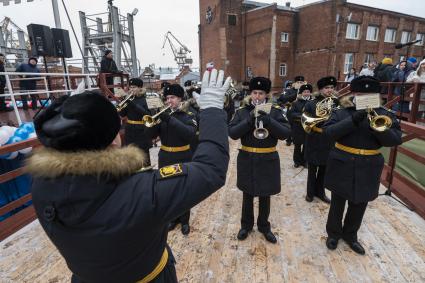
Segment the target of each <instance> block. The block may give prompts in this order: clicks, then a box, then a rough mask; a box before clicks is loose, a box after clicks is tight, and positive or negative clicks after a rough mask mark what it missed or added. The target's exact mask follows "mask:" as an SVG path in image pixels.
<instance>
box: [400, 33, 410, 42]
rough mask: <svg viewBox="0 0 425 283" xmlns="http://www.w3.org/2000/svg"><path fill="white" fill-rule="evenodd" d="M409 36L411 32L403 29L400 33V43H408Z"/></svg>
mask: <svg viewBox="0 0 425 283" xmlns="http://www.w3.org/2000/svg"><path fill="white" fill-rule="evenodd" d="M411 37H412V33H411V32H410V31H403V32H402V33H401V38H400V43H408V42H409V41H410V38H411Z"/></svg>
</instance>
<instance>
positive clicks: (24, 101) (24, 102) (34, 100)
mask: <svg viewBox="0 0 425 283" xmlns="http://www.w3.org/2000/svg"><path fill="white" fill-rule="evenodd" d="M30 96H31V103H32V107H31V108H32V109H37V101H38V94H30ZM21 100H22V108H23V109H28V102H27V101H28V95H21Z"/></svg>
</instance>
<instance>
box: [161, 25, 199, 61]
mask: <svg viewBox="0 0 425 283" xmlns="http://www.w3.org/2000/svg"><path fill="white" fill-rule="evenodd" d="M173 40H174V41H175V42H174V43H173ZM167 42H168V44H169V45H170V48H171V51H172V52H173V55H174V61H176V62H177V65H178V66H179V68H180V69H182V68H183V67H184V66H186V65H190V64H192V62H193V60H192V59H191V58H189V57H188V53H191V51H190V50H189V48H187V47H186V45H184V44H183V43H182V42H181V41H180V40H178V39H177V37H175V36H174V34H172V32H171V31H168V32H167V33H166V34H165V37H164V43H163V44H162V49H164V48H165V44H166V43H167Z"/></svg>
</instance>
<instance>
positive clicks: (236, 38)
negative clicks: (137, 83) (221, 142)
mask: <svg viewBox="0 0 425 283" xmlns="http://www.w3.org/2000/svg"><path fill="white" fill-rule="evenodd" d="M38 1H41V0H13V1H12V0H0V54H3V55H4V56H3V57H4V58H5V59H4V64H3V65H4V67H5V70H4V72H1V71H0V76H3V77H4V81H5V83H4V93H2V92H0V98H2V99H3V100H2V101H4V107H5V108H4V111H3V110H2V111H1V112H0V282H2V283H3V282H5V283H14V282H50V283H55V282H71V280H76V279H75V277H74V278H73V277H72V276H73V273H72V272H71V269H72V265H67V262H66V261H65V258H64V255H62V254H61V253H60V252H59V250H58V248H57V247H56V246H55V245H54V244H53V243H52V241H51V239H49V237H48V236H47V235H46V232H45V227H44V226H43V225H42V222H41V221H40V220H39V219H38V218H37V214H36V209H35V207H34V204H33V199H32V192H31V186H32V185H33V181H34V179H33V176H31V175H30V174H28V173H27V172H28V171H27V166H28V165H27V160H28V159H29V158H30V157H31V156H32V154H33V150H34V149H35V151H34V152H37V151H36V150H37V149H38V150H41V149H42V148H44V147H45V146H44V145H43V142H42V141H41V140H40V139H39V138H38V137H37V134H36V130H35V128H34V125H33V120H34V119H35V118H36V117H37V115H39V114H40V113H43V111H44V110H45V109H46V108H48V107H49V105H51V104H52V103H54V102H55V101H56V100H58V99H59V100H60V99H61V98H62V97H64V96H70V97H72V96H74V95H79V94H81V93H83V92H86V91H95V92H97V93H101V94H102V95H103V96H105V97H106V98H108V99H109V101H110V102H111V103H112V104H113V105H114V107H116V109H117V110H118V109H120V108H121V107H127V106H128V105H129V104H130V103H132V100H133V99H134V97H133V98H131V99H129V100H128V101H127V100H126V99H128V98H129V97H130V95H129V93H130V92H131V85H130V80H131V79H135V78H137V79H140V80H141V81H142V86H143V91H144V94H145V95H146V97H158V98H161V101H163V103H162V104H161V107H159V106H158V107H157V108H155V109H154V111H151V112H150V113H152V116H151V118H152V120H153V121H154V122H153V123H156V122H158V123H161V122H163V121H161V119H160V118H158V121H155V118H157V117H162V118H163V116H161V115H160V114H161V113H162V112H163V111H166V110H167V107H166V105H165V104H164V103H165V101H166V96H165V97H164V93H165V88H166V86H167V83H168V86H169V85H174V84H176V85H180V86H181V87H182V89H183V88H184V91H185V94H184V98H183V99H187V100H190V98H192V97H190V96H188V90H190V88H193V89H196V91H198V90H200V88H201V81H202V78H201V74H202V73H203V72H205V71H211V70H212V69H213V68H216V69H221V70H224V72H225V75H226V76H232V79H233V80H232V84H231V90H232V91H233V92H234V93H235V94H236V93H237V94H239V92H241V91H243V90H244V89H243V85H242V82H244V81H247V82H249V81H250V80H251V79H253V78H254V77H257V76H261V77H263V76H264V77H267V78H270V82H271V87H270V89H271V90H270V93H271V94H273V95H275V96H277V97H279V96H280V95H284V90H283V88H284V86H283V82H284V81H286V80H292V79H293V77H294V76H297V75H299V74H304V75H305V77H306V79H305V80H306V82H305V83H307V81H309V82H310V83H311V84H312V85H313V88H314V91H315V92H316V84H315V81H317V80H318V79H319V78H320V77H322V76H334V77H335V78H336V79H337V80H338V81H337V82H336V83H335V90H336V91H337V92H338V94H341V97H342V96H344V95H349V94H350V83H349V82H347V81H344V76H345V69H346V68H347V66H348V65H347V62H344V59H343V58H345V57H344V56H345V55H344V54H346V53H350V54H351V53H353V54H356V55H355V56H356V57H353V58H355V59H353V58H352V59H351V61H350V62H351V63H350V64H351V65H349V66H348V69H350V67H353V66H355V64H360V65H361V64H364V63H366V64H367V63H369V61H368V62H366V61H363V56H366V55H367V54H374V56H375V57H374V58H375V59H377V58H378V57H380V56H381V57H382V56H384V55H386V54H388V52H389V51H388V50H390V47H389V45H388V44H389V43H388V42H387V41H385V44H384V43H383V42H382V43H380V42H379V39H378V40H377V44H376V46H375V45H373V46H372V43H370V42H369V43H363V41H362V40H363V39H359V42H360V43H359V45H360V47H358V46H357V45H356V44H354V43H349V42H348V40H346V38H345V37H344V36H345V32H347V33H348V29H349V28H348V25H349V24H356V25H358V26H359V28H360V27H362V29H363V30H364V33H365V34H366V31H367V30H368V25H369V23H373V25H375V26H376V25H382V28H384V32H381V33H380V36H381V37H382V40H384V39H383V37H384V34H385V33H386V32H385V29H394V30H396V31H397V32H399V33H397V39H394V42H392V43H391V44H392V45H396V43H399V44H401V45H402V44H404V45H403V46H402V47H407V48H404V49H398V50H397V51H396V52H394V53H392V54H391V56H392V58H394V61H396V60H397V61H398V60H400V61H402V60H405V59H404V58H407V57H415V58H418V59H419V60H418V61H419V62H420V58H421V57H422V56H425V49H424V44H425V42H424V41H425V36H423V37H421V35H425V19H423V18H419V17H416V16H410V15H406V14H398V12H395V11H394V12H393V11H387V10H382V9H377V8H372V7H367V6H362V5H359V4H355V3H349V2H347V1H343V0H326V1H318V2H313V1H311V2H312V3H308V4H304V2H305V1H303V5H301V6H297V7H295V6H293V5H291V3H289V2H287V3H284V5H281V4H282V3H271V1H269V2H270V3H265V2H267V1H261V2H255V1H245V0H214V1H204V0H199V1H195V0H193V1H191V3H190V4H181V5H183V6H184V9H187V10H189V9H190V11H191V13H192V12H193V15H196V18H197V23H198V24H197V25H195V26H193V28H194V29H195V30H197V31H198V33H197V34H193V35H192V36H195V37H196V42H197V44H193V42H191V41H189V40H187V37H186V34H185V33H187V32H186V31H185V30H183V29H182V28H179V27H180V26H179V23H178V22H173V24H169V25H166V27H165V30H166V32H162V31H163V30H161V32H157V38H158V42H159V43H158V44H157V46H158V48H157V49H156V50H155V52H156V53H158V55H157V56H158V58H160V59H158V60H156V61H152V62H150V63H143V64H142V63H141V61H142V58H143V57H144V56H145V54H144V49H143V48H140V46H139V45H138V44H137V43H138V42H140V41H139V40H138V38H137V37H136V34H137V31H138V30H140V29H143V31H146V33H148V30H149V32H152V31H151V29H153V30H154V29H155V24H154V23H152V25H151V26H148V27H147V26H141V25H137V24H136V18H135V17H136V16H137V17H140V16H141V15H140V14H141V13H142V14H143V12H144V3H142V2H144V1H140V3H132V4H131V5H132V6H131V5H130V6H131V7H133V6H134V9H129V10H128V11H127V10H126V9H128V7H129V6H127V5H126V6H125V9H123V8H122V7H121V6H120V5H119V4H118V3H117V2H120V1H118V0H108V1H103V0H102V1H100V0H96V1H94V2H93V5H84V6H81V7H79V9H78V10H76V9H75V8H74V6H73V5H75V3H72V4H71V3H70V1H64V0H61V1H60V0H51V1H48V6H49V10H48V11H43V13H45V14H46V15H45V17H49V18H53V19H54V26H47V25H44V24H39V23H38V22H33V21H31V20H29V21H28V22H27V23H26V26H23V25H22V24H18V23H17V20H16V17H15V18H14V17H12V16H9V15H6V12H5V14H4V15H3V14H2V12H3V11H2V9H4V11H6V9H7V7H14V8H15V9H18V8H22V11H23V10H25V9H27V8H28V7H36V6H34V5H36V4H37V2H38ZM123 2H125V1H121V2H120V3H123ZM192 2H193V3H192ZM195 2H196V5H195V4H194V3H195ZM307 2H308V1H307ZM126 4H128V3H126ZM29 5H32V6H29ZM40 5H41V4H40ZM43 5H47V3H44V4H43ZM96 5H97V6H96ZM152 5H154V4H152ZM155 5H157V6H156V9H157V10H158V11H160V10H161V9H163V8H164V7H161V5H165V4H161V3H159V4H155ZM176 5H177V4H176ZM181 5H180V6H181ZM123 6H124V5H123ZM4 7H5V8H4ZM315 9H316V10H321V11H324V14H325V15H327V16H328V18H332V19H333V20H332V22H331V23H330V24H328V23H324V21H325V20H324V18H323V19H320V21H323V22H322V24H320V26H319V25H317V26H313V25H312V23H311V22H310V21H311V20H312V19H313V18H314V17H312V13H313V12H312V11H314V10H315ZM192 10H193V11H192ZM77 13H78V17H76V16H75V15H76V14H77ZM328 13H329V14H328ZM332 13H335V14H332ZM350 13H351V14H350ZM158 14H161V13H159V12H158ZM337 14H338V17H337V20H336V22H335V23H334V18H335V16H336V15H337ZM397 17H400V18H403V20H401V21H400V22H401V23H400V22H397V21H398V20H397V21H396V18H397ZM397 19H398V18H397ZM166 20H167V19H164V21H166ZM198 20H199V22H198ZM20 22H21V21H20ZM396 22H397V23H396ZM65 23H66V24H65ZM77 23H78V24H77ZM65 26H66V27H69V29H65V28H64V27H65ZM409 28H411V32H412V33H413V34H412V37H413V39H414V38H415V36H416V39H417V40H416V41H413V39H411V38H410V35H409V40H407V41H406V42H404V41H403V40H402V38H399V37H400V36H401V33H402V31H405V30H409ZM308 29H313V30H316V31H317V33H321V32H324V29H326V31H325V32H328V31H329V33H330V34H331V35H330V36H332V42H331V41H330V40H326V43H324V42H323V40H322V39H318V38H316V35H312V38H313V39H314V40H313V39H312V40H311V41H310V42H307V41H306V39H305V38H304V37H303V36H301V34H306V30H308ZM153 32H155V31H153ZM284 34H286V35H284ZM398 34H400V36H399V35H398ZM284 36H286V37H285V38H286V39H288V37H289V36H290V37H289V38H290V39H289V41H284ZM385 37H386V35H385ZM279 38H280V40H279ZM334 38H335V39H334ZM143 40H146V39H145V38H143ZM421 40H422V41H421ZM346 41H347V42H348V43H347V42H346ZM409 41H410V42H409ZM188 42H189V43H188ZM146 44H154V43H151V42H148V43H146ZM323 44H325V45H326V46H324V45H323ZM421 44H422V45H421ZM313 45H314V46H313ZM322 45H323V46H322ZM363 46H364V47H363ZM310 47H311V48H310ZM356 48H359V50H360V51H359V50H355V49H356ZM391 48H393V46H391ZM107 53H112V54H113V57H112V60H113V61H114V62H115V64H116V68H117V69H116V70H114V71H111V72H104V71H102V62H103V61H104V60H105V57H106V56H107ZM198 55H199V58H198ZM401 56H404V57H402V58H401ZM162 57H167V58H168V60H169V61H167V64H164V63H162V62H163V61H161V60H163V58H162ZM31 58H36V59H37V60H36V67H37V68H38V72H37V73H27V72H24V71H22V70H20V69H19V66H21V65H25V64H27V63H28V65H30V60H31ZM368 58H369V57H368ZM0 59H1V58H0ZM315 60H316V61H317V62H319V61H320V63H319V64H317V65H320V66H326V68H325V67H324V68H322V69H321V70H320V72H319V71H317V69H315V68H316V63H314V62H316V61H315ZM368 60H369V59H368ZM371 60H372V59H371ZM301 61H302V62H307V63H306V64H305V66H304V67H303V66H301V64H300V65H297V62H301ZM313 61H314V62H313ZM143 62H146V61H143ZM168 62H170V63H168ZM1 63H2V62H1V60H0V64H1ZM283 65H284V68H283ZM313 65H314V66H313ZM306 66H307V67H306ZM418 67H419V68H420V64H419V65H418ZM418 70H419V69H418ZM303 78H304V77H303ZM25 81H35V82H34V85H35V87H34V89H32V90H30V91H28V89H25V88H24V87H22V82H25ZM187 82H189V84H187ZM312 82H313V83H312ZM202 87H204V86H203V85H202ZM381 87H382V88H384V89H385V92H381V94H380V95H381V98H382V99H383V101H385V104H383V105H382V106H384V107H385V109H392V107H393V105H396V104H397V103H398V104H400V105H401V104H402V103H407V104H409V112H402V111H400V110H399V111H398V112H397V111H394V115H395V116H396V117H397V121H398V122H399V124H400V129H401V131H402V133H403V136H402V138H401V139H402V144H401V145H398V146H393V147H382V148H379V149H378V150H379V154H380V155H382V156H383V158H384V159H385V163H384V165H383V170H382V174H381V177H380V185H379V196H378V197H377V199H376V200H374V201H371V202H369V204H368V207H367V209H366V212H365V215H364V218H363V223H362V225H361V228H360V230H359V232H358V238H359V242H360V243H361V244H362V245H363V247H364V248H365V250H366V253H365V255H359V254H358V253H356V252H355V251H354V250H353V249H352V248H351V247H350V245H349V244H348V243H346V242H344V241H342V239H341V241H340V243H339V246H338V248H337V249H336V250H331V249H329V247H328V246H327V239H328V234H327V230H326V224H327V218H328V214H329V207H330V205H329V204H328V203H325V202H323V201H320V200H319V199H318V198H314V200H313V201H312V202H309V201H306V188H307V179H308V166H307V165H304V166H295V165H296V164H295V165H294V161H295V160H294V157H293V153H294V149H295V146H294V144H293V143H292V144H291V142H288V140H286V141H285V140H279V141H278V143H277V146H276V148H275V151H276V152H277V153H278V155H279V158H280V159H279V166H280V176H281V177H280V180H281V181H280V187H281V192H280V193H278V194H276V195H273V196H272V197H271V206H270V204H269V206H270V207H271V210H270V218H269V221H270V223H271V230H272V231H273V233H274V235H275V236H276V239H277V242H276V243H275V244H273V243H271V242H270V241H269V240H267V238H266V237H265V235H263V234H264V233H263V232H261V231H259V229H257V226H254V229H253V230H252V231H250V233H249V235H248V236H247V238H246V239H244V240H241V239H240V238H239V236H238V231H239V230H240V229H241V218H242V214H243V211H242V209H243V207H242V203H243V202H244V200H243V198H244V197H243V194H242V192H241V189H239V188H238V180H237V178H238V170H240V165H239V166H238V162H239V158H240V157H239V156H238V155H239V154H240V152H242V151H243V150H244V149H243V148H244V147H245V145H244V144H242V141H241V140H233V139H230V138H229V158H230V159H229V166H228V171H227V174H226V176H225V178H226V180H225V185H224V186H223V187H222V188H220V189H219V190H218V191H217V192H215V193H213V194H212V195H211V196H209V197H207V198H206V199H205V200H204V201H202V202H201V203H199V204H197V205H196V206H194V207H193V208H191V212H190V214H191V216H190V229H191V230H190V233H188V234H184V233H183V232H182V233H183V234H182V233H181V231H180V230H182V231H183V229H182V228H183V227H182V225H183V223H182V225H180V224H179V225H178V226H177V227H178V229H174V230H172V231H171V230H170V231H169V232H168V234H167V235H166V238H167V237H168V239H166V240H167V244H168V245H169V247H170V248H171V250H172V253H173V255H174V257H175V269H176V273H177V279H178V282H259V283H260V282H264V283H266V282H267V283H268V282H273V283H274V282H425V177H424V176H425V174H424V172H425V151H424V147H423V145H424V142H425V126H424V125H425V124H424V123H425V117H424V115H423V114H424V105H425V96H424V93H425V82H421V81H414V82H403V83H402V87H403V97H402V98H400V95H397V89H398V88H400V83H399V82H394V81H389V82H381ZM0 91H1V89H0ZM225 95H229V98H227V97H226V99H228V101H226V102H225V103H229V101H230V103H233V104H234V106H235V108H236V113H237V112H238V111H239V110H238V107H239V103H242V102H241V101H236V100H237V95H234V96H233V97H232V94H228V92H227V91H226V94H225ZM25 96H28V98H27V100H28V102H27V101H24V99H23V97H25ZM34 97H35V98H36V99H34ZM232 99H234V100H235V101H236V103H235V101H234V100H232ZM192 100H193V99H192ZM0 102H1V101H0ZM0 106H1V105H0ZM225 107H226V104H225ZM276 107H277V108H279V107H278V106H276ZM287 107H288V109H289V107H290V106H288V105H287V104H286V105H281V108H287ZM114 109H115V108H114ZM201 109H202V108H201ZM240 109H243V107H241V108H240ZM150 110H151V109H150ZM119 111H120V110H118V112H119ZM199 111H200V112H202V111H203V110H202V111H201V110H199ZM269 111H270V110H269ZM283 113H284V114H283V116H284V117H285V120H286V119H287V118H288V117H287V113H288V112H287V109H286V110H283ZM157 114H158V115H157ZM172 114H173V111H171V114H170V116H171V115H172ZM234 115H235V114H234V113H233V115H232V116H233V117H235V116H234ZM140 118H142V117H140ZM143 118H144V116H143ZM230 118H232V117H230ZM368 118H369V116H368ZM229 120H230V119H229ZM136 122H137V121H136ZM136 122H134V121H133V120H131V119H130V118H129V117H125V116H124V115H121V120H120V123H121V128H120V130H119V136H120V138H121V139H122V140H123V141H125V140H126V129H128V128H127V126H128V125H129V124H131V123H136ZM198 122H199V121H195V125H196V127H198V128H197V130H196V132H197V133H196V135H198V136H199V125H198V124H197V123H198ZM144 123H145V122H144ZM136 124H137V123H136ZM146 127H147V126H146ZM201 128H202V126H201ZM257 129H258V127H257V120H255V130H257ZM9 132H11V133H10V134H9ZM6 134H7V136H6ZM21 134H22V135H21ZM24 136H25V137H24ZM114 141H115V140H114ZM150 142H151V143H152V145H153V146H151V148H150V149H148V153H147V154H148V155H149V156H150V164H151V166H149V167H148V169H147V170H152V171H155V172H159V173H158V174H161V176H162V171H161V166H159V164H161V161H160V159H161V152H163V151H164V148H167V143H165V142H164V141H162V140H161V139H160V138H159V137H158V138H156V139H151V140H150ZM182 147H184V146H180V144H179V147H176V148H182ZM179 150H180V149H179ZM158 156H159V157H158ZM353 160H354V159H353ZM129 163H131V162H129ZM168 167H169V166H167V168H168ZM143 170H144V167H143V168H142V169H140V171H138V173H140V172H144V171H143ZM180 173H182V174H187V172H185V171H183V172H180ZM177 174H179V173H177ZM99 176H100V175H99ZM143 185H146V184H142V185H140V186H143ZM186 185H187V186H190V184H186ZM199 189H200V190H202V189H203V188H199ZM326 194H327V195H328V196H329V197H330V196H331V193H330V191H329V190H326ZM325 196H326V195H325ZM34 201H35V197H34ZM259 202H260V201H259V199H257V198H255V199H254V211H255V218H254V219H257V216H258V213H257V212H258V209H257V207H258V206H259V205H260V203H259ZM123 209H124V210H125V209H126V208H124V207H123ZM40 219H42V218H40ZM153 222H154V221H152V223H153ZM152 225H155V224H152ZM152 230H154V229H152ZM167 231H168V230H167ZM146 233H150V228H149V229H147V230H146ZM102 236H103V235H102V234H101V233H99V235H96V236H95V237H98V238H99V239H101V238H102ZM121 236H122V235H121ZM121 236H120V237H121ZM122 237H123V239H124V238H125V236H122ZM99 241H100V240H99ZM73 244H75V243H73ZM77 245H78V243H77ZM111 245H113V243H111ZM103 256H105V257H107V256H108V254H107V253H104V255H103ZM146 260H149V259H146ZM123 262H124V261H123ZM123 262H120V263H119V264H122V263H123ZM162 268H164V266H162ZM74 276H75V274H74ZM147 278H149V276H148V277H147ZM145 279H146V277H145V278H143V280H140V281H138V282H157V281H155V279H154V278H151V279H149V280H148V279H146V280H147V281H144V280H145ZM76 282H77V281H76ZM78 282H80V281H78ZM93 282H95V281H93ZM96 282H97V281H96ZM123 282H124V281H123Z"/></svg>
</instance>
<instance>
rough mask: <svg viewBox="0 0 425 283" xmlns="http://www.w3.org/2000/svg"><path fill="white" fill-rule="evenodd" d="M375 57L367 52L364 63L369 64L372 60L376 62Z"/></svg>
mask: <svg viewBox="0 0 425 283" xmlns="http://www.w3.org/2000/svg"><path fill="white" fill-rule="evenodd" d="M374 61H375V59H374V57H373V54H372V53H366V55H365V57H364V63H365V64H369V63H370V62H374Z"/></svg>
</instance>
